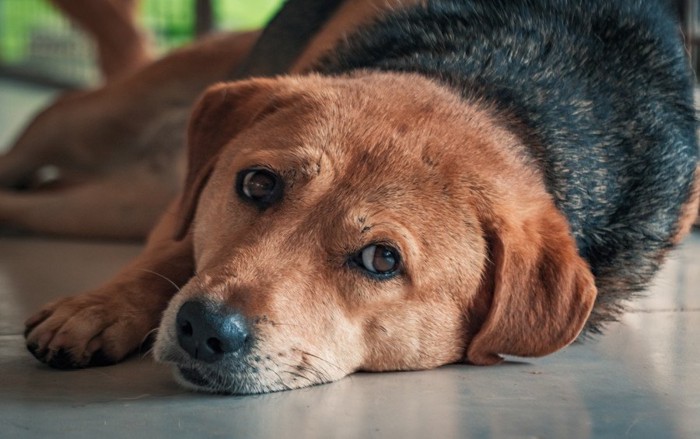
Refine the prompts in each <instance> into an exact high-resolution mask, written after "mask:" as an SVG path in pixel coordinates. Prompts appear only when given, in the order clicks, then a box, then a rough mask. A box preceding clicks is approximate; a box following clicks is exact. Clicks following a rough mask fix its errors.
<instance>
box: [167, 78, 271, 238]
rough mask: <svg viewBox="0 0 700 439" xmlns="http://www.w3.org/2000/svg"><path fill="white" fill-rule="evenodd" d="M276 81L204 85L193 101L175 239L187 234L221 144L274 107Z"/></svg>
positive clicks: (257, 80)
mask: <svg viewBox="0 0 700 439" xmlns="http://www.w3.org/2000/svg"><path fill="white" fill-rule="evenodd" d="M278 82H279V81H278V80H274V79H253V80H247V81H239V82H234V83H224V84H217V85H214V86H212V87H210V88H209V89H207V91H206V92H205V93H204V94H203V95H202V97H201V98H200V99H199V101H198V102H197V103H196V104H195V106H194V110H193V111H192V115H191V116H190V122H189V127H188V134H187V143H188V152H187V167H188V168H187V176H186V178H185V185H184V189H183V191H182V195H181V198H180V206H179V213H178V227H177V229H176V234H175V239H177V240H181V239H182V238H184V236H185V235H186V234H187V231H188V229H189V227H190V224H191V223H192V220H193V219H194V214H195V210H196V209H197V203H198V201H199V195H200V193H201V191H202V189H204V186H205V184H206V182H207V180H208V179H209V176H210V175H211V172H212V170H213V169H214V165H215V164H216V162H217V160H218V158H219V155H220V153H221V151H222V149H223V148H224V146H226V144H228V143H229V142H230V141H231V140H232V139H233V138H234V137H235V136H236V135H237V134H238V133H240V132H241V131H242V130H244V129H245V128H247V127H249V126H251V125H252V124H253V123H254V122H255V121H256V120H260V119H261V118H262V117H263V116H264V114H267V113H269V110H268V109H271V108H274V101H273V98H272V93H273V91H274V90H276V89H277V88H278V84H277V83H278Z"/></svg>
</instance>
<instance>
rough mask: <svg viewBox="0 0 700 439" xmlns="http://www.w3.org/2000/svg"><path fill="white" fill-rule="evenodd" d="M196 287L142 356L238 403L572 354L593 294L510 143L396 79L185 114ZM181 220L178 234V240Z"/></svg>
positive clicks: (258, 97) (494, 129)
mask: <svg viewBox="0 0 700 439" xmlns="http://www.w3.org/2000/svg"><path fill="white" fill-rule="evenodd" d="M189 136H190V137H189V142H190V156H189V159H190V170H189V175H188V178H187V182H186V190H185V193H184V195H183V197H182V199H181V210H182V212H181V218H182V225H181V230H180V233H181V234H184V233H192V235H193V236H192V239H193V243H194V244H193V245H194V256H195V261H196V274H195V276H194V277H193V279H192V280H191V281H190V282H189V283H188V284H187V285H186V286H185V287H184V288H183V289H182V291H181V292H180V293H178V294H177V295H176V296H175V298H174V299H173V300H172V302H171V304H170V305H169V307H168V309H167V310H166V312H165V314H164V317H163V320H162V323H161V327H160V330H159V334H158V340H157V344H156V356H157V358H158V359H159V360H161V361H165V362H170V363H173V364H174V365H175V366H176V375H177V376H178V378H179V380H180V381H181V382H182V383H184V384H185V385H188V386H190V387H192V388H196V389H202V390H210V391H219V392H227V393H256V392H267V391H275V390H281V389H290V388H297V387H304V386H308V385H313V384H318V383H323V382H327V381H332V380H336V379H339V378H341V377H343V376H345V375H347V374H349V373H352V372H354V371H358V370H365V371H384V370H407V369H425V368H432V367H436V366H440V365H443V364H447V363H453V362H457V361H461V360H466V361H468V362H471V363H473V364H480V365H483V364H493V363H497V362H499V361H500V360H501V357H500V355H501V354H511V355H518V356H539V355H545V354H548V353H551V352H553V351H555V350H557V349H559V348H561V347H563V346H565V345H567V344H568V343H570V342H571V341H572V340H573V339H574V338H575V337H576V336H577V334H578V333H579V331H580V330H581V328H582V327H583V325H584V323H585V320H586V318H587V316H588V314H589V312H590V310H591V307H592V305H593V301H594V299H595V295H596V289H595V286H594V283H593V277H592V275H591V273H590V270H589V269H588V267H587V265H586V263H585V262H584V261H583V260H582V259H581V258H580V257H579V256H578V254H577V252H576V248H575V245H574V242H573V239H572V237H571V235H570V232H569V229H568V226H567V223H566V221H565V219H564V218H563V217H562V215H561V214H560V213H559V212H558V211H557V210H556V208H555V207H554V205H553V203H552V201H551V199H550V197H549V196H548V195H547V193H546V191H545V190H544V185H543V183H542V178H541V176H540V175H539V174H538V172H537V171H536V170H535V169H534V168H533V167H532V166H530V165H529V163H528V159H527V158H526V155H525V154H524V153H523V150H522V148H521V147H520V144H519V142H518V139H517V138H516V137H515V136H513V135H512V134H510V133H509V131H508V130H506V129H504V128H503V127H501V126H499V125H497V124H496V123H495V122H494V119H493V118H492V117H491V116H490V115H489V112H488V111H487V110H486V109H483V108H479V106H478V105H474V104H467V103H465V102H464V101H462V100H461V99H459V98H458V97H457V96H455V94H454V93H452V92H451V91H450V90H448V89H446V88H444V87H442V86H439V85H437V84H435V83H433V82H430V81H428V80H426V79H422V78H421V77H418V76H412V75H390V74H365V75H357V76H353V77H336V78H326V77H321V76H306V77H299V78H278V79H259V80H250V81H245V82H238V83H232V84H222V85H218V86H214V87H213V88H211V89H210V90H209V91H208V92H207V93H206V94H205V96H204V97H203V98H202V99H201V100H200V102H199V104H198V105H197V107H196V109H195V111H194V114H193V116H192V120H191V125H190V133H189ZM190 223H192V224H190Z"/></svg>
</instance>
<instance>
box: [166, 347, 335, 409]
mask: <svg viewBox="0 0 700 439" xmlns="http://www.w3.org/2000/svg"><path fill="white" fill-rule="evenodd" d="M154 356H155V359H156V361H158V362H160V363H165V364H169V365H171V366H172V369H173V375H174V377H175V381H176V382H177V383H178V384H180V385H181V386H182V387H184V388H186V389H188V390H193V391H196V392H208V393H217V394H227V395H250V394H258V393H271V392H279V391H282V390H292V389H298V388H302V387H309V386H314V385H318V384H324V383H327V382H330V381H334V380H335V379H338V378H341V377H340V376H338V377H330V376H324V375H323V374H321V373H319V372H318V371H315V370H313V369H307V375H306V376H305V375H304V372H302V371H299V370H298V369H297V368H292V369H293V370H290V368H289V367H287V366H286V365H285V366H283V367H280V366H282V365H280V364H275V363H274V362H271V361H269V360H263V358H271V357H269V356H261V355H255V354H254V355H253V356H252V358H253V360H251V362H255V361H257V363H255V364H249V363H248V361H247V358H238V357H237V358H231V359H229V360H226V361H222V362H220V363H216V364H209V363H203V362H201V361H197V360H193V359H191V358H190V357H189V356H187V354H185V353H184V352H182V351H181V350H180V349H179V348H178V347H176V346H174V345H172V344H168V343H167V342H164V341H163V340H162V339H159V340H158V341H157V343H156V346H155V349H154Z"/></svg>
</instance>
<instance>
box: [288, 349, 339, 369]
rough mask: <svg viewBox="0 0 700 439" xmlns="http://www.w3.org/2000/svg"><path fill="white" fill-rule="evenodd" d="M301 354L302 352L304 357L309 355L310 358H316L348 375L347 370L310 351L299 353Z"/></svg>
mask: <svg viewBox="0 0 700 439" xmlns="http://www.w3.org/2000/svg"><path fill="white" fill-rule="evenodd" d="M299 352H301V354H302V355H308V356H309V357H312V358H315V359H317V360H321V361H323V362H324V363H326V364H329V365H330V366H333V367H335V368H336V369H338V370H339V371H341V372H343V373H347V372H346V371H345V369H343V368H341V367H340V366H338V365H337V364H334V363H332V362H330V361H328V360H326V359H325V358H322V357H319V356H318V355H314V354H312V353H311V352H308V351H299Z"/></svg>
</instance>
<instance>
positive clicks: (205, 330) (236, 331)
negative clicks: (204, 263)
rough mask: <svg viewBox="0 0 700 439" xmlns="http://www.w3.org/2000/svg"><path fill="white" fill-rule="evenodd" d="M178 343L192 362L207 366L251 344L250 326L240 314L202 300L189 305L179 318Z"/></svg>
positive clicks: (185, 305)
mask: <svg viewBox="0 0 700 439" xmlns="http://www.w3.org/2000/svg"><path fill="white" fill-rule="evenodd" d="M175 330H176V333H177V341H178V343H179V345H180V347H182V349H183V350H184V351H185V352H187V353H188V354H189V355H190V356H191V357H192V358H194V359H196V360H201V361H204V362H207V363H213V362H216V361H219V360H221V359H222V358H223V357H224V356H225V355H226V354H230V353H233V352H237V351H240V350H241V349H243V348H244V347H245V346H248V345H249V344H250V339H251V337H250V333H249V330H250V329H249V326H248V324H247V322H246V319H245V318H244V317H243V316H242V315H241V314H239V313H236V312H232V311H231V310H229V309H227V308H225V307H223V306H216V305H213V304H209V303H205V302H202V301H199V300H191V301H188V302H185V303H184V304H182V306H181V307H180V310H179V311H178V313H177V316H176V318H175Z"/></svg>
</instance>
